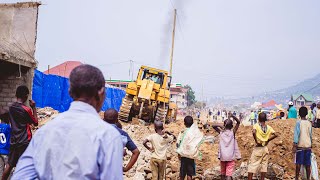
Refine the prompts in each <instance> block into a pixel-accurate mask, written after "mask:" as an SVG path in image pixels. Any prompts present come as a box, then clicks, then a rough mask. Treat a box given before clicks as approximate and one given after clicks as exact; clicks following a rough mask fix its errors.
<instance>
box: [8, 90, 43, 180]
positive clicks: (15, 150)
mask: <svg viewBox="0 0 320 180" xmlns="http://www.w3.org/2000/svg"><path fill="white" fill-rule="evenodd" d="M16 97H17V101H16V102H14V103H13V104H12V105H11V106H10V107H9V116H10V125H11V138H10V152H9V157H8V163H7V165H6V168H5V170H4V172H3V175H2V180H6V179H8V177H9V175H10V173H11V171H12V169H13V168H14V167H15V166H16V165H17V163H18V160H19V158H20V156H21V155H22V154H23V153H24V151H25V150H26V149H27V147H28V145H29V142H30V141H31V137H32V132H31V127H30V126H31V125H34V126H38V117H37V110H36V104H35V102H34V101H33V100H29V105H30V107H31V108H30V107H28V106H26V105H25V103H26V102H27V100H28V97H29V89H28V87H27V86H24V85H22V86H19V87H18V88H17V91H16Z"/></svg>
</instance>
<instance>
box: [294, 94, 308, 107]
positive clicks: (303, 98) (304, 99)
mask: <svg viewBox="0 0 320 180" xmlns="http://www.w3.org/2000/svg"><path fill="white" fill-rule="evenodd" d="M291 101H292V102H293V104H294V105H295V106H311V104H312V103H313V97H312V95H311V94H306V93H302V94H293V95H292V96H291Z"/></svg>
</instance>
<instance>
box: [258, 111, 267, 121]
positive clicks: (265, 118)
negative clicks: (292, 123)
mask: <svg viewBox="0 0 320 180" xmlns="http://www.w3.org/2000/svg"><path fill="white" fill-rule="evenodd" d="M259 121H260V122H265V121H267V114H266V113H264V112H261V113H260V114H259Z"/></svg>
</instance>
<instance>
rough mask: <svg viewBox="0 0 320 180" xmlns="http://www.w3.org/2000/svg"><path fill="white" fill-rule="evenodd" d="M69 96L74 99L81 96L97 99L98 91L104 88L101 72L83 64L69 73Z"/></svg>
mask: <svg viewBox="0 0 320 180" xmlns="http://www.w3.org/2000/svg"><path fill="white" fill-rule="evenodd" d="M69 82H70V89H69V93H70V96H71V97H72V98H73V99H75V98H79V97H81V96H84V97H97V94H98V91H99V90H100V89H101V88H102V87H104V86H105V79H104V77H103V74H102V72H101V71H100V70H99V69H98V68H96V67H94V66H91V65H88V64H83V65H80V66H78V67H76V68H74V69H73V70H72V71H71V73H70V79H69Z"/></svg>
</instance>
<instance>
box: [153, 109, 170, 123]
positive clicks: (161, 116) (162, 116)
mask: <svg viewBox="0 0 320 180" xmlns="http://www.w3.org/2000/svg"><path fill="white" fill-rule="evenodd" d="M167 112H168V106H165V107H163V105H159V107H158V110H157V113H156V118H155V120H158V121H165V118H166V116H167Z"/></svg>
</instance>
